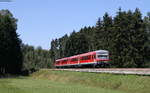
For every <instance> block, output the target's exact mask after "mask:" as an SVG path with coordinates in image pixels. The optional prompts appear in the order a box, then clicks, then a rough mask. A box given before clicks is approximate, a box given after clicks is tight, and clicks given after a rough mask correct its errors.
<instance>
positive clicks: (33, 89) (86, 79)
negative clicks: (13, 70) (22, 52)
mask: <svg viewBox="0 0 150 93" xmlns="http://www.w3.org/2000/svg"><path fill="white" fill-rule="evenodd" d="M149 81H150V76H137V75H113V74H97V73H85V72H67V71H51V70H47V69H43V70H40V71H38V72H35V73H33V74H32V75H31V76H29V77H22V76H20V77H15V78H4V79H0V93H150V82H149Z"/></svg>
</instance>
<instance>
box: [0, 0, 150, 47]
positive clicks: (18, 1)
mask: <svg viewBox="0 0 150 93" xmlns="http://www.w3.org/2000/svg"><path fill="white" fill-rule="evenodd" d="M119 7H121V8H122V10H129V9H130V10H134V9H135V8H136V7H138V8H140V10H141V12H142V13H143V15H146V13H147V12H150V0H12V2H0V9H9V10H10V11H11V12H12V13H13V15H14V17H15V18H17V19H18V30H17V32H18V34H19V35H20V38H21V39H22V41H23V43H25V44H29V45H33V46H35V47H37V46H42V48H44V49H49V48H50V41H51V40H52V39H55V38H59V37H61V36H63V35H65V34H70V33H71V32H72V31H73V30H76V31H78V30H79V29H80V28H81V27H84V26H94V25H95V23H96V21H97V19H98V18H99V17H102V16H103V15H104V13H105V12H108V13H109V14H110V15H111V16H115V14H116V11H118V8H119Z"/></svg>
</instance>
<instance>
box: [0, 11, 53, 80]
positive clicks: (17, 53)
mask: <svg viewBox="0 0 150 93" xmlns="http://www.w3.org/2000/svg"><path fill="white" fill-rule="evenodd" d="M16 30H17V19H16V18H14V17H13V15H12V13H11V12H10V11H9V10H0V77H1V76H6V75H9V74H14V75H20V74H21V75H28V74H30V73H32V72H34V71H36V70H38V69H40V68H50V67H52V64H51V63H52V62H51V58H50V52H49V51H48V50H44V49H42V48H41V47H37V48H34V47H33V46H29V45H25V44H23V43H22V41H21V39H20V38H19V35H18V33H17V32H16Z"/></svg>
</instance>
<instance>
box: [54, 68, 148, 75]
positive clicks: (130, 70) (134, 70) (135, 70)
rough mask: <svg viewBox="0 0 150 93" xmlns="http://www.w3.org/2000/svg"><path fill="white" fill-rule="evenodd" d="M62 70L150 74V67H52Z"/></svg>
mask: <svg viewBox="0 0 150 93" xmlns="http://www.w3.org/2000/svg"><path fill="white" fill-rule="evenodd" d="M52 70H60V71H76V72H94V73H112V74H134V75H150V68H94V69H93V68H82V69H71V68H70V69H52Z"/></svg>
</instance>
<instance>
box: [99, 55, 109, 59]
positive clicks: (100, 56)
mask: <svg viewBox="0 0 150 93" xmlns="http://www.w3.org/2000/svg"><path fill="white" fill-rule="evenodd" d="M107 57H108V55H98V58H107Z"/></svg>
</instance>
